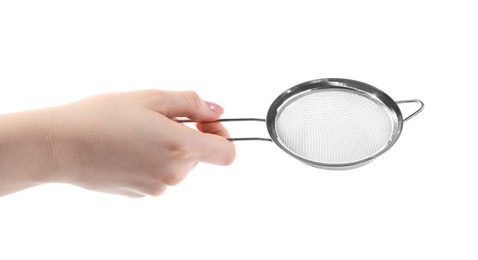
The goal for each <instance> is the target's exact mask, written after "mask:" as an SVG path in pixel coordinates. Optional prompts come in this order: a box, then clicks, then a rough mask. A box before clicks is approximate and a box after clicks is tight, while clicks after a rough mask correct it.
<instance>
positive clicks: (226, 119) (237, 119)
mask: <svg viewBox="0 0 478 260" xmlns="http://www.w3.org/2000/svg"><path fill="white" fill-rule="evenodd" d="M175 121H176V122H178V123H199V122H198V121H195V120H190V119H176V120H175ZM238 121H256V122H266V120H265V119H262V118H221V119H218V120H215V121H211V122H201V123H216V122H238ZM227 140H229V141H268V142H272V139H270V138H262V137H239V138H227Z"/></svg>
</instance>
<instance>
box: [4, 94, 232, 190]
mask: <svg viewBox="0 0 478 260" xmlns="http://www.w3.org/2000/svg"><path fill="white" fill-rule="evenodd" d="M222 112H223V110H222V108H221V107H220V106H218V105H216V104H213V103H209V102H205V101H203V100H202V99H201V98H200V97H199V96H198V95H197V94H195V93H194V92H179V91H159V90H147V91H138V92H127V93H115V94H104V95H98V96H94V97H91V98H88V99H85V100H81V101H78V102H75V103H72V104H68V105H64V106H60V107H56V108H51V109H45V110H39V111H36V113H34V112H31V113H30V114H29V113H27V114H26V115H24V117H26V118H27V119H25V120H26V121H28V118H29V117H30V118H33V117H34V118H37V119H38V118H43V119H44V120H41V121H42V127H37V129H46V130H45V131H40V132H42V133H44V134H42V137H43V138H44V139H46V140H45V141H42V142H39V141H32V142H33V143H35V142H38V145H37V146H39V147H37V146H35V145H32V147H36V148H35V149H37V150H38V152H39V153H42V152H43V153H44V154H45V155H44V156H40V159H38V161H39V164H41V165H42V166H43V167H40V168H41V169H45V168H46V169H47V170H46V171H40V172H42V176H41V177H39V176H38V173H36V175H35V176H36V177H34V178H31V179H34V180H36V181H37V182H41V183H45V182H65V183H71V184H74V185H77V186H80V187H83V188H86V189H90V190H95V191H100V192H107V193H114V194H121V195H126V196H130V197H142V196H144V195H154V196H156V195H159V194H161V193H162V192H164V190H165V189H166V187H167V186H168V185H175V184H177V183H179V182H180V181H181V180H183V179H184V178H185V176H186V175H187V173H188V172H189V171H190V170H191V169H192V168H193V167H194V166H195V165H196V164H197V163H198V162H205V163H211V164H217V165H228V164H230V163H232V161H233V160H234V158H235V148H234V144H233V143H232V142H230V141H228V140H227V139H226V138H225V137H228V132H227V130H226V129H225V128H224V127H223V126H222V125H221V124H220V123H199V124H197V128H198V129H199V131H197V130H194V129H192V128H190V127H188V126H185V125H183V124H180V123H178V122H176V121H174V120H173V119H174V118H175V117H188V118H190V119H193V120H196V121H203V122H204V121H214V120H216V119H218V118H219V117H220V115H221V114H222ZM28 115H29V116H28ZM0 120H1V118H0ZM0 122H1V121H0ZM0 126H1V125H0ZM29 130H30V131H35V128H33V129H29ZM37 139H38V136H37V138H35V140H37ZM0 145H1V142H0ZM42 146H43V147H42ZM30 149H31V147H30ZM18 154H21V153H18ZM42 158H43V159H42ZM26 159H27V158H24V160H25V162H24V163H28V161H27V160H26ZM15 160H16V161H17V162H19V161H21V159H15ZM0 163H1V160H0ZM45 165H46V166H45ZM0 167H1V165H0ZM10 167H14V166H10ZM7 170H8V169H7ZM29 170H30V171H32V172H34V169H29ZM1 172H2V171H1V168H0V174H1ZM4 172H5V170H4ZM0 182H2V179H1V176H0ZM3 185H8V183H7V184H3ZM0 194H1V188H0Z"/></svg>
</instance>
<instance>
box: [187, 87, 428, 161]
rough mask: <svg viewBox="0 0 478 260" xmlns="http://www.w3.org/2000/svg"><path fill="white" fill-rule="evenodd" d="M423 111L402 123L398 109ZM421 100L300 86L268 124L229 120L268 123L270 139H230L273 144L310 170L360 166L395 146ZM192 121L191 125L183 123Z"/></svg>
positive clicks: (275, 107) (278, 103) (284, 97)
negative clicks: (405, 106)
mask: <svg viewBox="0 0 478 260" xmlns="http://www.w3.org/2000/svg"><path fill="white" fill-rule="evenodd" d="M401 103H418V104H420V108H419V109H418V110H416V111H415V112H413V113H412V114H411V115H409V116H408V117H406V118H405V119H403V118H402V113H401V111H400V108H399V107H398V104H401ZM423 108H424V104H423V102H422V101H420V100H402V101H397V102H395V101H394V100H393V99H392V98H390V97H389V96H388V95H387V94H385V93H384V92H382V91H381V90H379V89H377V88H375V87H373V86H371V85H368V84H366V83H363V82H359V81H355V80H350V79H340V78H328V79H318V80H312V81H307V82H304V83H302V84H299V85H296V86H294V87H292V88H290V89H288V90H286V91H285V92H283V93H282V94H281V95H279V96H278V97H277V98H276V99H275V101H274V102H273V103H272V104H271V106H270V108H269V111H268V113H267V117H266V119H265V120H264V119H258V118H231V119H220V120H218V121H220V122H226V121H264V122H266V125H267V130H268V132H269V135H270V139H269V138H256V137H253V138H229V140H231V141H241V140H265V141H273V142H274V143H275V144H276V145H277V146H279V147H280V148H281V149H282V150H284V151H285V152H286V153H288V154H289V155H291V156H292V157H294V158H296V159H298V160H299V161H301V162H304V163H306V164H308V165H311V166H314V167H319V168H324V169H331V170H332V169H333V170H345V169H352V168H356V167H360V166H362V165H364V164H366V163H368V162H370V161H372V160H373V159H375V158H377V157H378V156H379V155H381V154H383V153H384V152H386V151H387V150H388V149H390V147H392V146H393V144H395V142H396V141H397V139H398V137H399V136H400V133H401V131H402V127H403V122H405V121H407V120H409V119H410V118H412V117H414V116H415V115H417V114H418V113H420V112H421V111H422V110H423ZM179 121H180V122H187V120H179Z"/></svg>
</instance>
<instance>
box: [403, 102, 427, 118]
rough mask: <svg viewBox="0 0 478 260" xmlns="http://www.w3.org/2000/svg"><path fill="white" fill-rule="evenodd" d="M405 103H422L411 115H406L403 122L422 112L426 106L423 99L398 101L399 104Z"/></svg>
mask: <svg viewBox="0 0 478 260" xmlns="http://www.w3.org/2000/svg"><path fill="white" fill-rule="evenodd" d="M404 103H418V104H420V108H419V109H417V111H415V112H413V113H412V114H411V115H409V116H408V117H406V118H405V119H403V122H406V121H407V120H409V119H410V118H412V117H414V116H416V115H418V114H419V113H420V112H422V111H423V109H424V108H425V104H424V103H423V102H422V101H421V100H418V99H409V100H400V101H397V104H404Z"/></svg>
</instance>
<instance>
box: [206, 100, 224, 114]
mask: <svg viewBox="0 0 478 260" xmlns="http://www.w3.org/2000/svg"><path fill="white" fill-rule="evenodd" d="M206 104H207V105H208V106H209V109H211V110H212V111H214V113H218V114H222V113H224V108H222V107H221V106H220V105H218V104H216V103H213V102H209V101H206Z"/></svg>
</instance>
